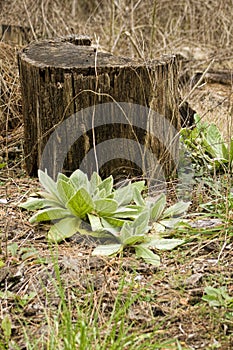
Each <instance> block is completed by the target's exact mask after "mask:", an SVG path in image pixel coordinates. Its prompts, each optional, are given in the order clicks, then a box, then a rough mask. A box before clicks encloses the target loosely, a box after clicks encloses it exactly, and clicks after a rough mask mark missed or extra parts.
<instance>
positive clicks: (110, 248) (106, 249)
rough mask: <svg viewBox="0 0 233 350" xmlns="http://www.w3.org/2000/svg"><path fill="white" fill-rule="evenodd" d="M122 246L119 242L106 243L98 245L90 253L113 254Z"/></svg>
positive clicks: (120, 249)
mask: <svg viewBox="0 0 233 350" xmlns="http://www.w3.org/2000/svg"><path fill="white" fill-rule="evenodd" d="M122 249H123V246H122V245H121V244H106V245H98V246H97V247H96V248H95V249H94V250H93V252H92V255H103V256H110V255H113V254H117V253H119V252H120V251H122Z"/></svg>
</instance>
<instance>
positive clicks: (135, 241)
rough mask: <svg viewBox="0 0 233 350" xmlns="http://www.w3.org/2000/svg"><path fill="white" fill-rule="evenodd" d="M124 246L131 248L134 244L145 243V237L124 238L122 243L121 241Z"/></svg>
mask: <svg viewBox="0 0 233 350" xmlns="http://www.w3.org/2000/svg"><path fill="white" fill-rule="evenodd" d="M121 242H122V244H123V245H124V246H133V245H135V244H139V243H143V242H145V235H137V236H136V235H133V236H131V237H128V238H126V239H125V240H124V241H121Z"/></svg>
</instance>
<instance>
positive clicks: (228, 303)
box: [202, 286, 233, 309]
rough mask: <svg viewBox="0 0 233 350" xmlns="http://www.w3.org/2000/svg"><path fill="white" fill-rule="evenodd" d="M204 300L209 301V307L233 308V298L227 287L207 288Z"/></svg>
mask: <svg viewBox="0 0 233 350" xmlns="http://www.w3.org/2000/svg"><path fill="white" fill-rule="evenodd" d="M202 300H204V301H207V302H208V304H209V306H213V307H214V306H215V307H224V308H231V309H232V308H233V297H232V296H230V295H229V294H228V292H227V289H226V287H219V288H214V287H211V286H208V287H206V288H205V294H204V296H203V297H202Z"/></svg>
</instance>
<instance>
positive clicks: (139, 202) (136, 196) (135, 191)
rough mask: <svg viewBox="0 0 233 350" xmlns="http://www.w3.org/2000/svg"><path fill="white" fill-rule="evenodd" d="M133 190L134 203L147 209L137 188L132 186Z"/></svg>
mask: <svg viewBox="0 0 233 350" xmlns="http://www.w3.org/2000/svg"><path fill="white" fill-rule="evenodd" d="M132 189H133V201H134V202H135V203H136V205H138V206H141V207H145V205H146V204H145V201H144V199H143V197H142V194H141V192H140V191H139V189H138V188H137V187H135V186H134V187H133V186H132Z"/></svg>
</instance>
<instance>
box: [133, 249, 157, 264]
mask: <svg viewBox="0 0 233 350" xmlns="http://www.w3.org/2000/svg"><path fill="white" fill-rule="evenodd" d="M135 252H136V255H137V257H138V258H142V259H143V260H145V262H146V263H147V264H151V265H154V266H157V267H158V266H159V265H160V257H159V256H158V255H157V254H154V253H153V252H152V251H151V250H150V249H148V248H146V247H143V246H142V245H141V244H140V245H138V246H136V247H135Z"/></svg>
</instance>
